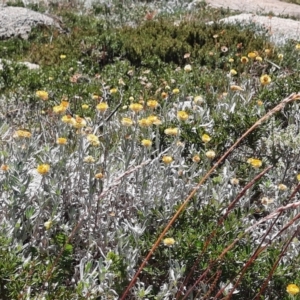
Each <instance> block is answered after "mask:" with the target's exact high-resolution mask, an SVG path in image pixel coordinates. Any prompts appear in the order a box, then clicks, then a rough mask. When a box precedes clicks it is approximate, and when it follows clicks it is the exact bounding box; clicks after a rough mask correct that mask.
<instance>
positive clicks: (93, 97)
mask: <svg viewBox="0 0 300 300" xmlns="http://www.w3.org/2000/svg"><path fill="white" fill-rule="evenodd" d="M92 99H93V100H99V99H101V97H100V96H99V95H97V94H93V95H92Z"/></svg>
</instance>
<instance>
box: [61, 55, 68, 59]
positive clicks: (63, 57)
mask: <svg viewBox="0 0 300 300" xmlns="http://www.w3.org/2000/svg"><path fill="white" fill-rule="evenodd" d="M66 57H67V56H66V55H64V54H61V55H60V56H59V58H60V59H65V58H66Z"/></svg>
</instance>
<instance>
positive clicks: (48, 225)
mask: <svg viewBox="0 0 300 300" xmlns="http://www.w3.org/2000/svg"><path fill="white" fill-rule="evenodd" d="M52 225H53V222H52V220H49V221H47V222H45V223H44V226H45V228H46V230H49V229H50V228H51V227H52Z"/></svg>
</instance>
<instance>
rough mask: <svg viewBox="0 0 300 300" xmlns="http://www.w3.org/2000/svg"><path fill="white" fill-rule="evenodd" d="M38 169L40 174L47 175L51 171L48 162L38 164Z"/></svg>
mask: <svg viewBox="0 0 300 300" xmlns="http://www.w3.org/2000/svg"><path fill="white" fill-rule="evenodd" d="M36 170H37V171H38V173H39V174H41V175H46V174H47V173H49V171H50V166H49V165H48V164H41V165H38V167H37V168H36Z"/></svg>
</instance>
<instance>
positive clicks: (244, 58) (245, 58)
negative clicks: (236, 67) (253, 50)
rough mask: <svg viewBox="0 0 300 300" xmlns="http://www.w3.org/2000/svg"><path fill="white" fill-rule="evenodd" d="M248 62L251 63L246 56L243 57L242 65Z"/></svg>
mask: <svg viewBox="0 0 300 300" xmlns="http://www.w3.org/2000/svg"><path fill="white" fill-rule="evenodd" d="M248 61H249V59H248V57H246V56H242V57H241V63H242V64H246V63H247V62H248Z"/></svg>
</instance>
